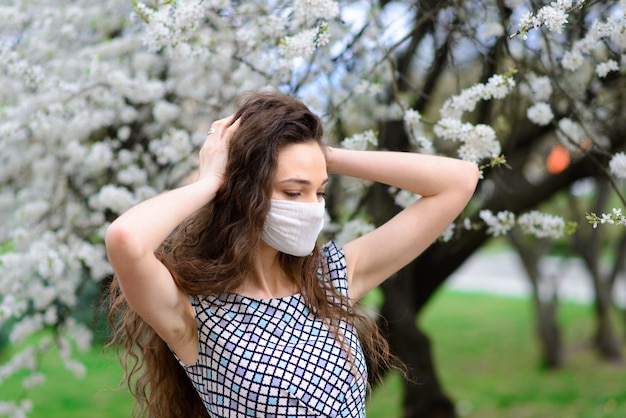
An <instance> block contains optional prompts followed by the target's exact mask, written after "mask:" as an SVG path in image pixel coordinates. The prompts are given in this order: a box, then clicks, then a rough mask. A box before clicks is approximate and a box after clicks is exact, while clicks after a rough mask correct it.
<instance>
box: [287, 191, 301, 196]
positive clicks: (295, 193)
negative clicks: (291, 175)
mask: <svg viewBox="0 0 626 418" xmlns="http://www.w3.org/2000/svg"><path fill="white" fill-rule="evenodd" d="M285 195H286V196H287V197H298V196H300V193H298V192H285Z"/></svg>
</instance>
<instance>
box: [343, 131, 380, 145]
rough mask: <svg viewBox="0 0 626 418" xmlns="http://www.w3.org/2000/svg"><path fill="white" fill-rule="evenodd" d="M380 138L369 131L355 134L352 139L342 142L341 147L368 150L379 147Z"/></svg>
mask: <svg viewBox="0 0 626 418" xmlns="http://www.w3.org/2000/svg"><path fill="white" fill-rule="evenodd" d="M377 145H378V138H377V137H376V133H375V132H374V131H372V130H371V129H370V130H367V131H365V132H362V133H359V134H354V135H352V136H351V137H348V138H345V139H344V140H343V141H341V147H342V148H345V149H351V150H366V149H367V148H368V147H369V146H374V147H375V146H377Z"/></svg>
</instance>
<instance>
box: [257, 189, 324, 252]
mask: <svg viewBox="0 0 626 418" xmlns="http://www.w3.org/2000/svg"><path fill="white" fill-rule="evenodd" d="M325 215H326V209H325V204H324V200H322V201H321V202H319V203H302V202H292V201H289V200H274V199H272V205H271V207H270V210H269V212H268V213H267V218H266V219H265V225H264V226H263V235H262V237H261V239H262V240H263V241H265V243H266V244H267V245H269V246H270V247H272V248H274V249H276V250H278V251H280V252H283V253H285V254H290V255H295V256H297V257H304V256H305V255H308V254H311V252H312V251H313V249H314V248H315V243H316V241H317V237H318V235H319V234H320V232H322V227H323V226H324V216H325Z"/></svg>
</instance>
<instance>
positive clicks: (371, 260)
mask: <svg viewBox="0 0 626 418" xmlns="http://www.w3.org/2000/svg"><path fill="white" fill-rule="evenodd" d="M326 160H327V169H328V172H329V173H331V174H340V175H347V176H351V177H357V178H362V179H367V180H372V181H375V182H378V183H383V184H387V185H390V186H394V187H397V188H400V189H404V190H407V191H410V192H412V193H417V194H419V195H421V196H422V198H421V199H419V200H417V201H416V202H415V203H413V204H412V205H411V206H409V207H407V208H406V209H404V210H403V211H401V212H400V213H399V214H397V215H396V216H394V217H393V218H392V219H390V220H389V221H387V222H386V223H385V224H383V225H381V226H380V227H379V228H377V229H376V230H374V231H372V232H370V233H368V234H366V235H363V236H362V237H359V238H357V239H355V240H354V241H351V242H349V243H347V244H346V245H344V247H343V251H344V254H345V256H346V262H347V267H348V285H349V289H350V297H351V298H352V299H353V300H358V299H360V298H361V297H363V296H364V295H365V294H366V293H367V292H369V291H370V290H372V289H374V288H375V287H376V286H378V285H379V284H380V283H382V282H383V281H384V280H386V279H387V278H388V277H390V276H391V275H392V274H394V273H395V272H397V271H398V270H400V269H401V268H402V267H404V266H406V265H407V264H408V263H410V262H411V261H412V260H413V259H415V258H416V257H417V256H418V255H419V254H421V253H422V252H423V251H424V250H425V249H426V248H428V247H429V246H430V245H431V244H432V243H433V242H434V241H435V240H436V239H437V238H438V237H439V236H440V235H441V233H442V232H443V231H444V230H445V228H446V227H448V225H450V223H451V222H452V221H453V220H454V219H455V218H456V217H457V216H458V215H459V213H460V212H461V210H463V208H464V207H465V205H466V204H467V202H468V201H469V199H470V198H471V197H472V194H473V193H474V189H475V188H476V183H477V182H478V168H477V167H476V165H475V164H472V163H470V162H467V161H463V160H458V159H454V158H447V157H440V156H433V155H424V154H416V153H408V152H387V151H353V150H345V149H338V148H329V149H328V152H327V159H326Z"/></svg>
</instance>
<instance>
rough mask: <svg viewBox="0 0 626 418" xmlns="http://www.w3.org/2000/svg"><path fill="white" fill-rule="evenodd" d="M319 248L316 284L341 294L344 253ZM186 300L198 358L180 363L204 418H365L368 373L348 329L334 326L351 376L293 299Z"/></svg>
mask: <svg viewBox="0 0 626 418" xmlns="http://www.w3.org/2000/svg"><path fill="white" fill-rule="evenodd" d="M322 250H323V253H324V256H325V257H324V260H323V263H322V266H321V269H320V279H321V280H331V281H332V284H333V285H334V287H335V288H336V289H337V290H338V291H339V292H340V293H341V294H343V295H347V292H348V288H347V286H348V283H347V271H346V264H345V257H344V255H343V252H342V251H341V249H339V248H338V247H337V246H336V244H335V243H334V242H332V241H331V242H329V243H327V244H326V245H324V247H323V248H322ZM191 300H192V304H193V307H194V310H195V314H196V321H197V323H198V333H199V334H198V335H199V339H200V341H199V348H198V349H199V358H198V361H197V362H196V364H194V365H192V366H186V365H185V364H184V363H182V362H181V363H180V364H181V365H182V366H183V368H184V369H185V372H186V373H187V375H188V376H189V378H190V379H191V381H192V382H193V384H194V386H195V388H196V390H197V391H198V393H199V395H200V398H201V399H202V401H203V402H204V404H205V406H206V408H207V410H208V412H209V415H210V416H211V417H268V418H274V417H276V418H278V417H365V393H366V381H365V380H366V378H367V369H366V365H365V358H364V356H363V351H362V349H361V346H360V344H359V341H358V337H357V335H356V332H355V330H353V329H352V327H350V326H348V325H347V324H346V323H340V328H341V332H342V333H343V335H344V338H345V341H346V343H347V345H348V346H349V347H350V350H351V357H352V358H353V361H354V366H355V367H356V372H355V370H354V369H355V367H353V366H352V365H351V364H350V363H349V361H348V358H347V356H346V353H345V351H344V350H342V348H341V345H340V344H339V343H338V342H337V341H336V339H335V337H334V336H333V334H331V332H330V331H329V329H328V326H327V325H325V324H324V323H323V322H322V321H321V320H320V319H318V318H316V317H315V316H314V315H313V314H312V313H311V312H310V311H309V309H308V308H307V307H306V305H305V304H304V301H303V298H302V296H301V295H300V294H296V295H293V296H288V297H283V298H274V299H255V298H249V297H245V296H241V295H236V294H226V295H221V296H218V297H206V298H202V299H199V300H198V299H197V298H191Z"/></svg>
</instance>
